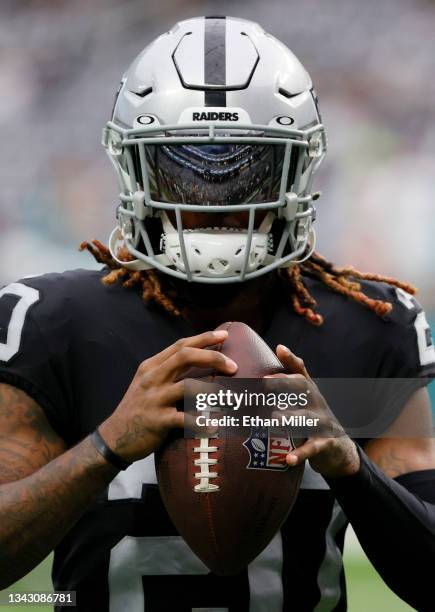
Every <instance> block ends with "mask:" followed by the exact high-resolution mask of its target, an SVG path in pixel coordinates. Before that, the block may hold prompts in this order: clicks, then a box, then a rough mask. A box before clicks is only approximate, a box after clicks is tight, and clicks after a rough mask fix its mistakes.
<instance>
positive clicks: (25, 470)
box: [0, 384, 65, 484]
mask: <svg viewBox="0 0 435 612" xmlns="http://www.w3.org/2000/svg"><path fill="white" fill-rule="evenodd" d="M64 450H65V444H64V443H63V441H62V440H61V438H59V436H58V435H57V434H56V433H55V432H54V431H53V429H52V428H51V426H50V424H49V423H48V421H47V419H46V417H45V415H44V412H43V411H42V409H41V408H40V407H39V406H38V404H37V403H36V402H35V401H34V400H32V398H30V397H29V396H28V395H27V394H26V393H24V392H23V391H21V390H20V389H16V388H15V387H11V386H10V385H6V384H0V484H1V483H4V482H9V481H11V480H15V479H16V478H24V477H25V476H28V475H29V474H32V473H33V472H34V471H35V470H37V469H38V468H40V467H41V466H43V465H45V464H46V463H48V462H49V461H51V460H52V459H54V458H55V457H57V456H58V455H59V454H60V453H62V452H63V451H64Z"/></svg>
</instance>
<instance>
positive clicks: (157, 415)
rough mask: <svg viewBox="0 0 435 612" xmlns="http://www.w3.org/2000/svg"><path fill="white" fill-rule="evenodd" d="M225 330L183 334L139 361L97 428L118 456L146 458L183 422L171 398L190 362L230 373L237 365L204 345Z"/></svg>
mask: <svg viewBox="0 0 435 612" xmlns="http://www.w3.org/2000/svg"><path fill="white" fill-rule="evenodd" d="M227 336H228V332H227V331H226V330H218V331H210V332H205V333H203V334H199V335H198V336H192V337H191V338H183V339H181V340H178V341H177V342H175V344H172V345H171V346H169V347H168V348H166V349H165V350H164V351H162V352H161V353H158V354H157V355H154V357H151V358H150V359H146V360H145V361H143V362H142V363H141V364H140V366H139V368H138V370H137V372H136V374H135V376H134V378H133V380H132V382H131V384H130V386H129V388H128V389H127V392H126V394H125V395H124V397H123V399H122V400H121V403H120V404H119V405H118V407H117V408H116V410H115V411H114V412H113V414H112V415H111V416H110V417H109V418H108V419H106V421H104V422H103V423H102V424H101V425H100V427H99V431H100V434H101V435H102V437H103V439H104V440H105V442H106V444H108V445H109V447H110V448H111V449H112V450H113V451H114V452H115V453H117V454H118V455H119V456H120V457H122V458H123V459H126V460H127V461H136V460H137V459H141V458H143V457H146V456H147V455H149V454H150V453H152V452H154V450H155V449H156V448H157V447H158V446H159V445H160V444H161V443H162V442H163V440H164V439H165V437H166V435H167V433H168V432H169V430H170V429H173V428H182V427H183V426H184V424H185V415H184V413H183V412H177V409H176V406H175V405H176V402H177V401H178V400H180V399H182V398H183V394H184V380H183V376H184V375H185V374H186V373H187V371H188V370H189V369H190V368H192V367H199V368H207V369H208V368H211V369H215V370H217V371H219V372H222V374H227V375H228V374H234V372H235V371H236V370H237V364H235V363H234V361H232V360H231V359H228V358H227V357H225V355H223V354H222V353H220V352H219V351H215V350H205V348H206V347H207V346H213V345H217V344H220V343H222V342H223V341H224V340H225V339H226V338H227Z"/></svg>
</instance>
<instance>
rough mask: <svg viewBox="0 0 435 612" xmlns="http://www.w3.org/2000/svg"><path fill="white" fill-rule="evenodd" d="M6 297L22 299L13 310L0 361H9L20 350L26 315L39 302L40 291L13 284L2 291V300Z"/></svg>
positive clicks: (1, 346)
mask: <svg viewBox="0 0 435 612" xmlns="http://www.w3.org/2000/svg"><path fill="white" fill-rule="evenodd" d="M4 295H15V296H17V297H19V298H20V299H19V300H18V302H17V303H16V304H15V306H14V308H13V310H12V314H11V318H10V320H9V323H8V328H7V333H6V342H0V361H9V359H11V358H12V357H13V356H14V355H16V354H17V353H18V351H19V350H20V344H21V333H22V331H23V326H24V321H25V319H26V314H27V311H28V310H29V308H30V306H32V304H35V302H37V301H38V300H39V291H38V290H37V289H33V288H32V287H27V285H22V284H21V283H12V284H11V285H8V286H7V287H3V289H1V290H0V299H1V298H2V297H3V296H4Z"/></svg>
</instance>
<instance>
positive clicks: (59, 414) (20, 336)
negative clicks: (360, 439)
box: [0, 270, 435, 612]
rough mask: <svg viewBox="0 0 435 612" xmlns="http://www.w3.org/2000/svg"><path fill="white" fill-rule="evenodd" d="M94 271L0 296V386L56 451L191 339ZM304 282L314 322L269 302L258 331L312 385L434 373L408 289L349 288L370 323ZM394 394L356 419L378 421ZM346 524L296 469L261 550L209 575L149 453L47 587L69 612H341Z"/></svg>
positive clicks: (113, 489) (394, 410) (83, 528)
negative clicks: (30, 413)
mask: <svg viewBox="0 0 435 612" xmlns="http://www.w3.org/2000/svg"><path fill="white" fill-rule="evenodd" d="M103 274H104V272H103V271H100V272H96V271H86V270H76V271H72V272H66V273H63V274H47V275H44V276H40V277H34V278H28V279H24V280H22V281H20V282H18V283H13V284H12V285H9V286H8V287H5V288H3V289H2V290H0V381H3V382H7V383H10V384H12V385H15V386H16V387H19V388H21V389H24V390H25V391H26V392H27V393H28V394H29V395H30V396H32V397H33V398H34V399H35V400H36V401H37V402H38V403H39V404H40V406H41V407H42V408H43V409H44V411H45V413H46V415H47V417H48V419H49V421H50V423H51V424H52V426H53V428H54V429H55V430H56V431H57V432H58V433H59V435H61V436H62V438H63V439H64V440H65V441H66V443H67V444H68V445H70V446H71V445H73V444H75V443H77V442H78V441H79V440H81V439H82V438H83V437H84V436H86V435H87V434H89V433H90V432H92V431H93V430H94V429H95V428H96V427H97V426H98V425H99V424H100V423H101V422H102V421H103V420H104V419H106V418H107V417H108V416H109V415H110V414H111V413H112V412H113V410H114V409H115V408H116V406H117V405H118V403H119V401H120V400H121V398H122V397H123V395H124V393H125V391H126V389H127V387H128V386H129V384H130V381H131V379H132V377H133V375H134V373H135V371H136V369H137V367H138V365H139V363H140V362H141V361H143V360H144V359H146V358H148V357H150V356H152V355H155V354H156V353H158V352H159V351H161V350H162V349H163V348H165V347H166V346H168V345H169V344H171V343H173V342H175V341H176V340H177V339H179V338H180V337H184V336H189V335H192V334H193V331H192V329H190V327H189V325H188V324H187V323H186V322H185V321H183V320H181V319H175V318H173V317H171V316H169V315H168V314H166V313H164V312H162V311H161V310H159V309H158V308H157V307H153V306H145V305H144V303H143V302H142V299H141V296H140V294H139V292H138V291H136V290H129V289H125V288H123V287H122V286H121V285H112V286H105V285H103V284H102V283H101V282H100V281H101V277H102V275H103ZM305 280H306V283H307V285H308V288H309V290H310V292H311V293H312V294H313V296H314V297H315V299H316V300H317V302H318V304H319V308H320V310H321V312H322V315H323V316H324V318H325V322H324V325H323V326H321V327H315V326H313V325H311V324H310V323H308V322H307V321H305V320H304V319H303V318H301V317H299V316H297V315H296V314H295V313H294V312H293V310H292V308H291V306H290V305H289V303H288V302H286V301H285V300H284V299H283V300H282V301H281V300H280V301H278V302H277V305H276V311H275V313H274V316H273V319H272V322H271V324H270V327H269V329H268V330H267V332H266V333H265V334H264V340H265V341H266V342H267V343H268V344H269V345H270V346H271V347H272V348H274V347H275V346H276V344H278V343H282V344H285V345H287V346H289V347H290V348H291V349H292V350H293V351H294V352H295V353H296V354H297V355H300V356H301V357H302V358H303V359H304V361H305V363H306V366H307V369H308V371H309V372H310V374H311V375H312V376H313V377H322V378H342V377H344V378H379V377H393V378H396V377H397V378H403V379H409V380H412V381H413V383H412V385H410V386H409V388H408V389H407V392H406V393H408V394H409V393H410V392H411V391H412V389H414V388H416V386H419V385H424V384H427V382H428V381H429V379H430V377H433V376H435V349H434V346H433V344H432V341H431V337H430V332H429V326H428V324H427V322H426V318H425V316H424V312H423V311H422V310H421V308H420V307H419V305H418V303H417V302H416V301H415V300H414V298H412V297H411V296H410V295H409V294H407V293H405V292H404V291H401V290H396V289H395V288H393V287H390V286H388V285H385V284H382V283H376V284H375V283H370V282H365V281H363V283H362V284H363V290H364V291H365V292H366V293H367V294H369V295H370V296H371V297H374V298H379V299H383V300H388V301H390V302H392V303H393V304H394V308H393V310H392V312H391V313H390V314H389V315H388V316H386V317H383V318H380V317H378V316H376V315H375V314H374V313H373V312H371V311H370V310H368V309H367V308H364V307H363V306H361V305H360V304H357V303H355V302H354V301H352V300H350V299H348V298H346V297H344V296H341V295H338V294H336V293H333V292H331V291H330V290H329V289H328V288H327V287H325V286H324V285H322V284H321V283H319V282H318V281H317V280H314V279H311V278H306V279H305ZM406 393H402V394H401V395H400V401H397V400H396V401H395V402H393V403H391V402H388V401H387V399H385V401H384V402H382V401H380V402H377V403H375V404H374V405H373V406H372V407H370V408H369V409H368V410H371V411H372V414H369V415H368V417H367V415H362V416H364V418H365V419H367V418H368V419H369V420H371V421H376V422H377V423H378V425H379V427H380V428H381V429H382V428H385V427H387V426H388V425H389V424H390V423H391V422H392V421H393V420H394V419H395V417H396V416H397V414H398V413H399V412H400V409H401V408H402V406H403V404H404V402H405V401H406V399H407V395H406ZM332 408H333V409H334V406H333V407H332ZM361 410H363V408H361ZM338 412H340V409H338ZM337 416H338V417H340V415H339V414H338V415H337ZM346 524H347V521H346V517H345V516H344V514H343V512H342V510H341V508H340V506H339V505H338V504H337V502H336V501H335V499H334V497H333V495H332V493H331V491H330V489H329V487H328V485H327V483H326V482H325V480H324V479H323V478H322V477H321V476H320V475H319V474H317V473H315V472H314V471H313V470H311V469H310V467H309V465H307V467H306V470H305V475H304V479H303V483H302V488H301V491H300V494H299V497H298V499H297V502H296V504H295V506H294V508H293V510H292V512H291V515H290V518H289V519H288V520H287V521H286V522H285V523H284V525H283V527H282V529H281V530H280V532H279V533H278V534H276V536H275V538H274V539H273V540H272V541H271V543H270V544H269V545H268V546H267V548H266V549H265V550H264V551H263V552H262V553H261V554H260V555H259V557H257V559H255V560H254V561H253V562H252V563H251V564H250V565H249V566H248V567H247V568H246V570H245V571H243V572H242V573H241V574H240V575H237V576H230V577H218V576H215V575H213V574H211V573H210V572H209V571H208V569H207V568H206V566H205V565H204V564H203V563H202V562H201V561H200V560H199V559H198V558H197V557H196V555H195V554H194V553H193V552H192V551H191V550H190V548H189V547H188V545H187V544H186V542H185V541H184V540H183V539H182V538H181V537H180V536H179V535H178V533H177V532H176V530H175V528H174V526H173V524H172V523H171V521H170V519H169V517H168V515H167V513H166V511H165V508H164V506H163V504H162V501H161V498H160V495H159V491H158V486H157V481H156V475H155V470H154V459H153V456H149V457H147V458H145V459H143V460H141V461H137V462H136V463H134V464H133V465H132V466H131V467H129V468H128V469H127V470H126V471H125V472H121V473H119V474H118V475H117V476H116V477H115V478H114V480H113V481H112V482H111V483H110V485H109V487H108V488H107V490H106V491H105V492H104V494H103V495H101V496H100V498H99V499H98V501H97V502H96V503H95V504H94V505H93V506H92V507H91V508H89V509H88V511H87V512H86V513H85V514H84V515H83V517H82V518H81V519H80V520H79V521H78V523H77V524H76V525H75V526H74V527H73V529H71V531H70V532H69V533H68V534H67V535H66V536H65V537H64V539H63V540H62V542H61V543H60V544H59V546H58V547H57V549H56V550H55V557H54V565H53V582H54V586H55V587H56V588H57V589H63V590H75V591H76V592H77V603H78V605H77V609H78V610H80V611H81V612H83V611H86V610H89V611H91V610H92V611H95V610H98V611H99V612H105V611H106V610H107V611H109V610H110V612H125V611H127V610H128V612H143V610H146V611H147V612H166V611H169V610H171V611H177V612H192V611H199V610H203V609H207V610H213V611H219V612H224V611H226V612H248V611H249V612H281V611H284V610H285V611H287V610H298V612H304V611H309V610H314V609H316V610H323V611H328V610H336V611H338V610H345V609H346V594H345V586H344V576H343V568H342V548H343V539H344V533H345V528H346ZM59 609H60V608H59Z"/></svg>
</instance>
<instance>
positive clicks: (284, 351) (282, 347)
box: [276, 344, 291, 355]
mask: <svg viewBox="0 0 435 612" xmlns="http://www.w3.org/2000/svg"><path fill="white" fill-rule="evenodd" d="M276 348H277V349H279V350H280V351H281V352H282V353H285V354H286V355H290V353H291V351H290V349H289V348H287V347H286V346H284V344H278V346H277V347H276Z"/></svg>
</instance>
